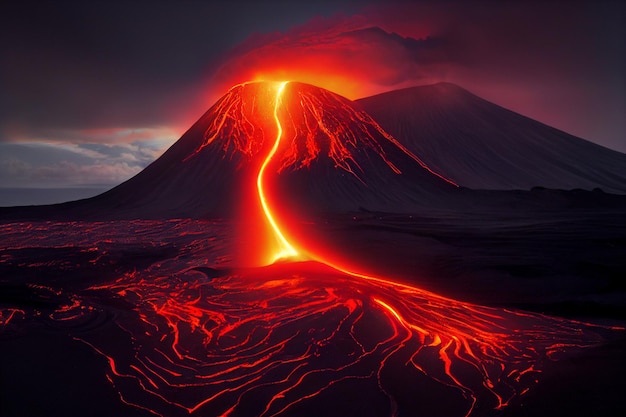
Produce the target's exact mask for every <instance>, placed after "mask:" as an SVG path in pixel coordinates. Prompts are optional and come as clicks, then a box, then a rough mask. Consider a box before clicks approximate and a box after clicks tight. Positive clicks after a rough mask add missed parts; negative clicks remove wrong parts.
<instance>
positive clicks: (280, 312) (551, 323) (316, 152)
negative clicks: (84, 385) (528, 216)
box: [0, 83, 623, 417]
mask: <svg viewBox="0 0 626 417" xmlns="http://www.w3.org/2000/svg"><path fill="white" fill-rule="evenodd" d="M293 84H294V85H293V86H292V84H291V83H289V84H288V83H257V84H245V85H241V86H237V87H235V88H234V89H233V90H231V91H230V92H229V93H228V94H227V95H226V96H225V97H224V98H223V99H222V100H220V102H218V104H217V105H216V106H215V108H214V114H213V113H212V114H210V116H211V117H209V119H208V121H209V123H208V125H209V126H208V128H207V129H206V132H205V135H204V138H203V142H202V143H201V144H199V145H198V146H197V147H196V149H195V151H194V153H192V154H191V155H189V156H188V157H187V158H186V159H185V160H186V161H190V160H191V159H192V158H197V157H199V156H200V155H201V154H202V153H203V152H221V155H223V157H224V159H225V160H232V161H239V165H240V166H241V167H242V168H241V169H245V167H246V166H250V167H252V169H251V172H252V174H251V176H250V177H249V178H253V179H254V180H255V181H252V182H253V183H254V184H255V185H256V187H255V195H254V199H253V198H249V199H248V200H246V201H245V203H250V202H254V204H255V207H257V208H258V210H259V211H260V212H261V213H262V214H263V216H264V221H266V222H267V224H268V227H267V230H269V231H270V232H271V233H272V235H271V236H267V237H266V238H265V239H264V240H263V241H265V242H270V243H268V245H269V246H270V249H271V250H270V252H271V253H268V248H265V247H263V248H258V250H259V251H261V252H263V253H262V255H263V256H262V257H260V258H264V259H267V260H268V261H267V262H266V263H268V264H269V265H265V266H256V267H251V268H237V269H236V268H232V266H233V264H232V263H230V264H228V262H225V261H224V258H223V257H224V256H227V255H224V253H225V252H226V250H225V249H224V247H223V246H220V245H224V242H226V241H228V239H229V234H228V230H225V229H226V227H225V226H224V225H222V224H208V223H204V224H197V223H195V222H193V221H180V222H178V221H176V222H169V223H166V222H149V221H147V222H146V223H145V224H144V223H132V222H131V224H130V226H131V227H133V233H131V237H132V238H135V239H138V240H141V239H143V240H145V241H150V242H164V243H162V247H157V249H160V250H162V251H165V254H164V255H161V257H159V258H158V259H155V260H154V261H152V262H148V263H147V264H146V265H143V266H139V265H137V266H136V267H135V268H133V270H132V271H127V272H125V273H123V274H122V275H121V276H119V277H118V278H117V279H115V280H114V281H113V282H107V283H106V284H103V285H89V286H88V285H85V288H79V289H77V290H76V293H75V294H70V295H67V294H66V292H67V290H66V292H60V293H59V294H57V295H56V296H55V295H54V293H53V291H52V290H51V291H50V294H51V295H49V299H51V300H54V299H55V298H54V297H58V298H59V299H61V298H62V297H65V298H62V300H63V301H62V302H61V301H59V307H58V308H56V309H55V310H54V311H51V312H50V314H49V318H50V321H51V322H52V323H54V325H55V326H58V327H61V328H62V329H63V331H64V332H65V333H66V334H70V335H71V336H72V337H73V340H75V341H76V342H78V343H82V344H85V345H87V346H89V347H91V348H92V349H93V351H95V352H96V353H97V354H98V355H100V356H101V357H102V358H103V360H102V366H103V367H104V368H105V369H106V375H105V377H106V379H107V380H108V381H109V383H110V384H111V385H112V386H113V387H114V388H115V389H116V391H117V393H119V396H120V399H121V401H123V402H124V403H126V404H129V405H132V406H134V407H137V408H138V409H140V410H143V411H146V412H150V413H152V414H155V415H160V416H173V417H175V416H188V415H190V414H191V415H199V416H224V417H225V416H230V417H236V416H251V415H254V416H261V417H270V416H272V417H273V416H277V417H278V416H282V417H286V416H319V415H342V416H396V415H427V416H469V415H485V414H487V413H491V412H493V410H494V409H496V410H498V409H502V408H503V407H505V406H507V405H509V404H511V403H512V401H514V400H515V399H516V398H518V397H519V396H522V395H524V394H525V393H526V392H528V390H529V389H531V388H533V386H535V385H536V384H537V382H538V380H539V378H540V375H541V372H542V369H543V367H544V365H545V364H546V362H548V361H552V360H557V359H559V358H560V357H563V356H566V355H568V354H572V352H574V353H575V352H576V351H577V350H579V349H582V348H585V347H588V346H592V345H595V344H597V343H599V342H600V341H602V340H603V333H610V331H611V330H617V329H607V328H604V327H600V326H594V325H590V324H585V323H581V322H576V321H572V320H566V319H560V318H554V317H549V316H545V315H541V314H538V313H528V312H522V311H513V310H506V309H498V308H490V307H481V306H477V305H473V304H470V303H465V302H460V301H455V300H452V299H449V298H445V297H442V296H439V295H436V294H433V293H430V292H427V291H424V290H422V289H419V288H416V287H412V286H409V285H405V284H400V283H396V282H393V281H391V280H387V279H385V278H383V277H373V276H369V275H367V274H360V273H355V272H350V271H349V270H348V268H343V267H342V266H341V265H339V264H337V262H335V261H334V260H331V261H329V260H327V259H328V258H326V257H325V256H324V253H323V250H320V249H319V248H317V247H314V246H308V245H307V244H306V243H307V242H306V241H303V240H299V239H294V238H293V236H300V235H301V234H299V233H298V231H296V230H291V229H289V226H285V225H292V224H294V222H293V221H292V220H285V219H284V217H283V214H284V212H285V210H284V209H281V207H279V205H280V204H281V203H283V202H284V201H287V200H289V199H293V198H297V197H298V196H286V195H279V194H278V191H279V190H280V188H279V187H276V186H275V183H276V182H278V181H280V180H281V177H282V176H288V175H290V174H292V173H293V172H295V171H297V172H304V173H308V172H309V171H306V170H309V169H310V170H315V169H317V168H319V167H320V166H323V167H324V170H323V172H324V174H325V175H327V177H326V178H335V177H334V176H333V175H335V174H336V172H340V174H341V175H338V176H337V178H340V179H341V180H343V179H344V175H345V176H346V177H348V178H350V180H352V179H354V180H355V181H354V182H350V187H352V186H353V184H356V186H360V185H359V184H363V183H365V185H363V187H364V188H363V189H364V190H366V191H368V190H370V189H371V188H372V187H373V185H372V184H371V183H368V182H367V181H368V179H371V178H373V177H372V175H371V173H369V172H368V169H369V168H371V167H376V168H377V169H379V171H376V173H375V174H378V173H379V172H380V173H381V175H387V174H388V175H389V177H388V178H390V179H393V178H400V177H402V176H403V175H404V174H405V173H406V172H408V171H411V170H414V171H411V172H415V173H416V175H423V177H420V178H424V180H425V181H431V180H432V184H433V187H435V186H436V187H452V185H451V184H450V183H449V182H448V181H446V180H445V179H443V178H441V177H440V176H437V175H434V174H433V173H432V172H431V170H429V169H427V167H425V166H424V165H423V164H421V163H420V161H419V158H417V157H415V156H411V155H409V154H408V153H407V152H405V151H404V150H403V149H402V148H400V147H399V146H397V145H396V144H395V140H393V138H391V137H390V136H389V135H386V134H385V133H384V132H382V130H381V129H380V127H378V126H377V125H376V124H375V123H374V122H373V121H371V119H370V118H369V116H367V115H366V114H364V113H359V112H357V111H355V110H354V109H352V108H351V107H350V105H349V103H348V102H344V101H341V100H338V99H336V98H333V97H332V96H331V94H332V93H330V92H324V91H321V92H320V91H318V90H315V87H312V86H303V85H295V83H293ZM246 89H247V91H252V92H255V93H259V94H250V95H247V94H243V93H242V92H244V91H245V90H246ZM270 93H271V94H270ZM320 98H323V99H324V100H322V101H320V100H319V99H320ZM326 103H331V104H333V107H332V109H329V108H328V107H327V106H326ZM331 110H332V111H331ZM344 116H345V117H348V116H349V118H346V119H344ZM246 138H247V139H248V140H244V139H246ZM268 138H272V139H273V141H272V142H271V143H270V142H269V141H268V140H267V139H268ZM316 164H317V165H316ZM367 164H370V165H367ZM411 164H412V165H411ZM249 185H250V184H248V186H249ZM342 187H343V186H342ZM342 187H339V189H342V190H343V189H345V187H344V188H342ZM246 189H252V188H246ZM355 189H356V188H351V189H350V192H352V191H354V190H355ZM358 190H361V189H360V188H359V189H358ZM374 191H378V190H374ZM359 192H360V191H359ZM354 195H358V193H357V192H355V193H354ZM291 215H292V216H294V217H297V216H296V215H295V214H294V213H291ZM42 227H44V228H47V230H48V232H47V233H46V234H45V239H47V243H46V244H47V245H48V246H51V245H52V244H54V242H56V240H55V239H57V240H62V239H67V236H68V233H67V232H68V230H71V231H73V232H74V233H75V236H76V242H74V245H76V247H82V246H85V247H89V248H93V250H92V252H89V253H88V255H89V256H93V257H90V258H87V262H88V263H89V264H91V263H92V262H93V263H98V262H101V261H99V259H100V257H104V258H106V256H105V255H107V254H108V253H109V252H111V251H114V250H115V243H116V242H119V243H120V244H128V241H129V240H130V239H131V238H129V236H128V235H127V234H124V233H128V232H125V230H126V229H127V227H129V225H128V224H125V225H122V227H111V228H110V229H106V228H107V225H106V223H94V224H74V223H70V224H65V225H56V226H55V225H54V224H46V225H43V226H42ZM55 227H56V229H55ZM202 227H204V228H205V229H206V232H205V234H204V235H203V234H202V233H201V232H199V231H198V230H199V229H202ZM22 228H23V225H21V226H20V229H22ZM96 229H98V230H96ZM105 229H106V230H105ZM16 230H17V228H16ZM91 230H94V231H93V232H91ZM6 233H8V232H6V231H5V234H6ZM210 233H212V235H211V236H207V234H210ZM105 236H106V239H105V238H104V237H105ZM6 241H7V245H9V244H10V245H11V247H13V248H17V249H19V248H29V247H31V246H32V245H33V243H32V242H29V241H27V240H26V238H24V237H23V236H22V235H21V234H19V233H15V234H12V235H11V236H10V239H7V240H6ZM271 242H274V243H271ZM42 245H43V244H42ZM153 245H155V246H158V245H156V244H154V243H153ZM168 245H170V246H172V247H175V250H171V251H169V252H168V251H166V249H167V248H168V247H169V246H168ZM231 249H232V248H231ZM152 250H153V251H155V250H156V249H155V248H154V247H153V248H152ZM144 251H145V250H144ZM77 252H80V251H77ZM72 253H74V252H72ZM126 253H127V252H123V256H126ZM159 253H160V252H159ZM92 254H93V255H92ZM96 254H98V257H96ZM79 255H80V256H81V257H85V256H87V255H86V254H85V253H84V252H80V254H76V255H75V256H79ZM253 255H255V254H251V255H250V256H253ZM266 255H269V256H266ZM80 259H82V258H80ZM303 259H309V260H308V261H302V260H303ZM220 260H221V261H222V262H220ZM276 260H281V261H283V262H273V261H276ZM293 260H298V261H299V262H285V261H293ZM42 264H43V262H42ZM70 264H71V265H73V264H77V262H74V263H70ZM207 265H212V266H213V267H211V268H209V267H207ZM229 266H230V268H228V267H229ZM50 303H51V302H50ZM109 311H111V312H112V313H110V314H109V316H107V315H106V314H104V313H105V312H109ZM28 315H29V313H28V312H24V311H19V312H18V311H17V310H11V311H9V310H6V311H0V319H1V320H0V325H2V323H4V324H7V323H8V325H14V324H15V322H16V320H17V319H18V318H19V319H20V320H23V319H24V317H25V316H28ZM102 317H105V318H106V317H111V318H110V320H111V321H112V323H114V324H115V326H111V325H104V324H99V326H100V327H99V328H98V331H93V327H94V325H93V324H90V323H101V320H105V319H101V318H102ZM73 323H76V325H75V326H73ZM619 330H623V329H619ZM82 346H84V345H82Z"/></svg>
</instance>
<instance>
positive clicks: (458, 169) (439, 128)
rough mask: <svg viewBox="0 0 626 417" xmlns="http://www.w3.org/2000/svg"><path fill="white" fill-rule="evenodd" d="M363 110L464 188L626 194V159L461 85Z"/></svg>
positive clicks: (387, 96) (379, 99) (408, 92)
mask: <svg viewBox="0 0 626 417" xmlns="http://www.w3.org/2000/svg"><path fill="white" fill-rule="evenodd" d="M356 104H357V105H358V106H359V107H360V108H361V109H364V110H365V111H366V112H367V113H368V114H370V115H371V116H372V117H373V118H374V119H375V120H376V121H377V122H378V123H380V125H381V126H382V127H383V128H384V129H385V130H386V131H387V132H389V133H390V134H392V135H393V136H394V137H395V138H397V139H398V140H399V141H401V142H402V144H404V145H405V146H406V147H407V148H409V149H410V150H411V151H413V152H415V153H416V154H418V155H420V157H421V158H423V160H424V161H425V162H426V163H427V164H428V165H429V166H430V167H432V168H433V169H436V170H437V171H438V172H440V173H442V174H444V175H446V176H447V177H448V178H451V179H452V180H454V181H455V182H457V183H458V184H459V185H462V186H465V187H468V188H472V189H489V190H512V189H520V190H529V189H531V188H532V187H537V186H539V187H545V188H553V189H563V190H570V189H574V188H580V189H585V190H592V189H594V188H600V189H602V190H603V191H605V192H609V193H619V194H626V155H624V154H622V153H620V152H616V151H613V150H610V149H607V148H604V147H602V146H599V145H596V144H594V143H591V142H588V141H586V140H583V139H580V138H577V137H575V136H572V135H570V134H567V133H565V132H562V131H560V130H557V129H554V128H552V127H549V126H546V125H544V124H542V123H539V122H537V121H535V120H532V119H529V118H527V117H524V116H522V115H520V114H517V113H515V112H512V111H510V110H507V109H505V108H503V107H500V106H498V105H496V104H493V103H491V102H489V101H486V100H484V99H482V98H480V97H477V96H476V95H474V94H472V93H470V92H469V91H467V90H465V89H463V88H461V87H459V86H457V85H454V84H450V83H439V84H434V85H426V86H419V87H412V88H407V89H403V90H396V91H390V92H387V93H382V94H379V95H376V96H372V97H368V98H364V99H360V100H357V101H356Z"/></svg>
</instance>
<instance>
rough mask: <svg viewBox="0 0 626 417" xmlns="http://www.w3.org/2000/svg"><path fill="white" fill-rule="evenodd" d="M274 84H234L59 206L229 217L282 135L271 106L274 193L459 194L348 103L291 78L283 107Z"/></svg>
mask: <svg viewBox="0 0 626 417" xmlns="http://www.w3.org/2000/svg"><path fill="white" fill-rule="evenodd" d="M277 84H278V83H275V82H254V83H245V84H240V85H237V86H234V87H233V88H231V90H230V91H228V92H227V93H226V94H225V95H224V96H223V97H222V98H221V99H220V100H218V102H217V103H216V104H215V105H214V106H213V107H211V108H210V109H209V110H208V111H207V112H206V113H205V114H204V115H203V116H202V117H201V118H200V119H199V120H198V121H197V122H196V123H195V124H194V125H193V126H192V127H191V128H190V129H189V130H188V131H187V132H186V133H185V134H184V135H183V136H182V137H181V138H180V139H179V140H178V141H177V142H176V143H175V144H174V145H173V146H172V147H171V148H170V149H168V150H167V151H166V152H165V153H164V154H163V155H162V156H161V157H160V158H158V159H157V160H156V161H154V162H153V163H152V164H151V165H149V166H148V167H147V168H145V169H144V170H143V171H141V172H140V173H139V174H137V175H136V176H135V177H133V178H131V179H130V180H128V181H126V182H124V183H122V184H120V185H119V186H117V187H115V188H113V189H112V190H110V191H108V192H106V193H104V194H101V195H99V196H96V197H94V198H91V199H88V200H83V201H80V202H74V203H69V204H65V205H60V206H58V208H59V209H61V210H60V211H61V212H63V213H64V215H71V216H78V215H80V216H83V217H84V216H85V213H88V214H89V215H93V216H96V217H114V218H115V217H117V218H120V217H121V218H136V217H140V218H180V217H192V218H199V217H212V218H215V217H226V216H229V215H231V214H232V213H233V212H235V211H236V210H237V208H238V207H240V206H241V202H242V201H243V200H244V199H246V198H247V196H248V195H250V194H255V193H254V192H252V193H251V191H252V190H250V189H249V187H250V186H251V185H253V184H254V176H255V175H256V173H257V172H258V170H259V167H260V166H261V164H262V163H263V162H264V158H265V156H266V154H267V153H268V152H269V150H270V149H271V147H272V146H273V145H274V138H275V136H276V132H277V125H276V120H275V119H274V114H273V113H274V110H276V112H277V113H276V115H275V116H276V117H278V119H280V120H281V121H283V123H282V125H283V126H281V127H282V129H284V132H283V137H284V140H283V141H282V143H281V145H280V147H279V148H278V149H277V150H276V155H275V157H274V158H273V161H272V163H271V164H270V166H268V173H267V175H268V176H275V177H276V178H275V179H272V180H271V183H272V184H273V186H275V187H276V189H277V190H276V191H277V192H278V191H280V193H281V195H289V196H297V204H298V205H299V206H301V207H307V208H309V209H311V210H315V211H337V210H356V209H359V208H363V207H365V208H367V209H370V210H381V209H392V208H393V209H395V210H405V211H406V210H409V209H410V208H414V207H415V206H416V205H419V204H420V203H421V202H423V201H426V200H428V201H431V203H432V200H436V199H437V198H438V196H441V195H445V194H448V193H451V192H452V193H454V192H455V191H456V189H457V186H456V184H455V183H454V182H453V181H450V180H448V179H447V178H445V177H443V176H442V175H440V174H438V173H437V172H435V171H434V170H432V169H430V168H429V167H428V166H427V165H426V164H425V163H424V162H422V161H421V159H420V158H418V157H417V156H416V155H415V154H413V153H412V152H410V151H409V150H408V149H406V148H405V147H404V146H402V145H401V144H400V143H399V142H397V141H396V140H395V139H394V138H393V137H392V136H391V135H389V134H388V133H386V132H385V131H384V130H383V129H382V128H381V127H380V126H379V125H378V124H377V123H376V122H375V121H374V120H373V119H372V118H371V117H370V116H369V115H367V114H366V113H365V112H363V111H362V110H358V109H356V108H355V107H354V106H353V104H352V102H351V101H349V100H348V99H346V98H344V97H341V96H339V95H337V94H334V93H332V92H330V91H328V90H324V89H322V88H319V87H315V86H312V85H307V84H302V83H296V82H290V83H287V84H286V85H285V87H284V91H283V92H282V94H281V102H280V105H279V106H278V107H276V106H275V104H276V103H275V101H276V98H275V91H276V88H277ZM275 107H276V109H275ZM293 201H294V202H295V201H296V199H294V200H293ZM24 213H27V211H26V212H24Z"/></svg>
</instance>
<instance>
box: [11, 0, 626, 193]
mask: <svg viewBox="0 0 626 417" xmlns="http://www.w3.org/2000/svg"><path fill="white" fill-rule="evenodd" d="M502 3H506V4H502ZM625 43H626V4H625V3H624V2H622V1H613V2H611V1H579V2H560V1H554V2H536V1H532V2H515V1H508V2H497V1H480V2H479V1H460V0H459V1H437V2H434V1H422V2H407V1H404V2H396V3H390V2H389V1H385V2H382V1H379V2H376V1H370V2H363V1H361V2H354V1H353V2H349V1H344V2H341V1H329V2H302V3H298V2H293V1H292V2H286V1H285V2H265V3H262V4H261V3H258V2H253V1H250V2H237V1H224V2H216V1H205V2H203V1H137V0H135V1H120V2H114V1H103V2H99V1H76V2H69V1H56V2H30V1H23V0H22V1H9V2H3V4H2V5H1V6H0V51H1V54H0V56H1V58H0V59H1V60H2V64H1V65H0V91H1V94H0V188H9V187H10V188H17V187H44V188H45V187H48V188H49V187H72V186H74V187H75V186H103V187H110V186H112V185H115V184H118V183H119V182H121V181H124V180H126V179H128V178H129V177H131V176H132V175H134V174H136V173H137V172H139V171H140V170H141V169H142V168H143V167H145V166H146V165H147V164H149V163H150V162H151V161H152V160H154V159H155V158H156V157H158V156H159V155H160V154H161V153H162V152H163V151H164V150H165V149H167V147H169V146H170V145H171V144H172V143H173V142H174V141H175V140H176V139H178V138H179V137H180V136H181V134H182V133H184V131H185V130H186V129H187V128H188V127H190V125H191V124H192V123H193V122H194V121H195V120H196V119H197V118H199V117H200V116H201V115H202V114H203V113H204V112H205V111H206V110H207V109H208V108H209V107H210V106H211V105H212V104H213V103H214V102H215V100H216V99H217V98H219V97H220V96H221V95H222V94H223V93H224V92H225V91H226V90H227V89H228V88H229V87H230V86H232V85H233V84H235V83H238V82H242V81H246V80H250V79H290V80H300V81H305V82H310V83H313V84H317V85H319V86H321V87H325V88H329V89H331V90H333V91H336V92H338V93H340V94H343V95H345V96H347V97H349V98H352V99H355V98H360V97H363V96H367V95H371V94H375V93H379V92H383V91H388V90H392V89H396V88H401V87H407V86H413V85H420V84H430V83H433V82H438V81H448V82H453V83H456V84H458V85H461V86H462V87H464V88H466V89H468V90H470V91H472V92H474V93H475V94H477V95H479V96H481V97H483V98H486V99H488V100H490V101H493V102H495V103H497V104H500V105H502V106H504V107H507V108H509V109H512V110H515V111H517V112H519V113H522V114H524V115H526V116H529V117H532V118H534V119H537V120H539V121H542V122H544V123H547V124H549V125H551V126H554V127H557V128H559V129H562V130H565V131H566V132H568V133H571V134H574V135H576V136H580V137H582V138H584V139H587V140H590V141H593V142H596V143H598V144H601V145H603V146H606V147H609V148H612V149H615V150H618V151H621V152H626V118H625V117H624V115H625V114H626V75H625V74H626V44H625ZM1 202H2V200H0V203H1ZM0 205H1V204H0Z"/></svg>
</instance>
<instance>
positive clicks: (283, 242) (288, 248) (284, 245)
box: [256, 81, 299, 262]
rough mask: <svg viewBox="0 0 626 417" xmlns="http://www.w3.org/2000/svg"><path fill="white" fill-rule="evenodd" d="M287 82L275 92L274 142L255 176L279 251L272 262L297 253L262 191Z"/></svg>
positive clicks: (275, 147) (276, 144)
mask: <svg viewBox="0 0 626 417" xmlns="http://www.w3.org/2000/svg"><path fill="white" fill-rule="evenodd" d="M287 83H288V81H282V82H281V83H280V84H279V85H278V89H277V90H276V102H275V104H274V120H275V121H276V127H277V129H278V132H277V133H276V140H275V142H274V146H272V149H271V150H270V152H269V154H268V155H267V156H266V157H265V160H264V161H263V164H262V165H261V169H259V175H258V176H257V180H256V186H257V189H258V191H259V200H260V201H261V206H262V207H263V213H265V217H266V218H267V221H268V223H269V224H270V226H271V227H272V230H273V231H274V235H275V237H276V239H277V241H278V243H279V245H280V249H279V251H278V252H277V253H275V254H274V259H273V260H272V262H276V261H277V260H279V259H283V258H295V257H297V256H298V255H299V254H298V251H297V250H295V249H294V247H293V246H292V245H291V244H290V243H289V242H288V241H287V239H286V238H285V236H284V235H283V233H282V232H281V230H280V228H279V227H278V224H276V220H274V216H273V215H272V211H271V210H270V207H269V205H268V203H267V198H266V196H265V191H264V190H263V174H264V173H265V169H266V168H267V165H268V164H269V162H270V161H271V160H272V157H273V156H274V154H276V151H277V150H278V146H279V145H280V138H281V136H282V135H283V128H282V126H281V124H280V120H279V118H278V107H279V106H280V96H281V95H282V93H283V90H284V89H285V86H286V85H287Z"/></svg>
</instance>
